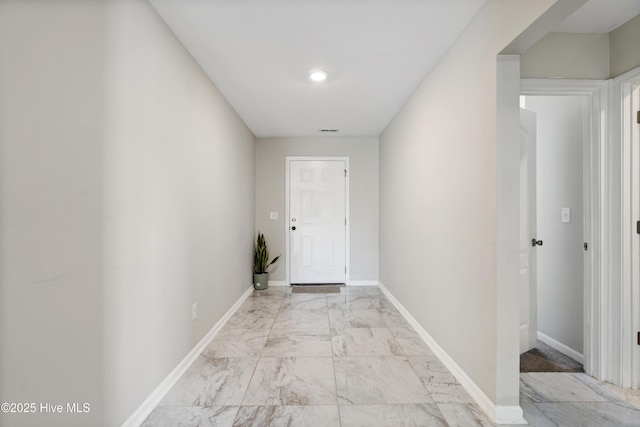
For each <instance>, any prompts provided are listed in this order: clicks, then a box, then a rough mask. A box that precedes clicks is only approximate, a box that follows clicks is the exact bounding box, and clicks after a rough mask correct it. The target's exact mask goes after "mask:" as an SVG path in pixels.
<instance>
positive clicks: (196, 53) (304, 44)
mask: <svg viewBox="0 0 640 427" xmlns="http://www.w3.org/2000/svg"><path fill="white" fill-rule="evenodd" d="M150 2H151V4H152V5H153V6H154V7H155V9H156V10H157V11H158V13H159V14H160V15H161V17H162V18H163V19H164V20H165V21H166V23H167V24H168V25H169V27H170V28H171V29H172V30H173V32H174V33H175V34H176V36H177V37H178V38H179V39H180V41H181V42H182V43H183V44H184V46H185V47H186V48H187V50H188V51H189V52H190V53H191V55H192V56H193V57H194V58H195V60H196V61H197V62H198V63H199V64H200V66H201V67H202V68H203V70H204V71H205V73H206V74H207V75H208V76H209V78H210V79H211V80H212V81H213V83H214V84H215V85H216V87H217V88H218V89H219V90H220V92H221V93H222V95H223V96H224V97H225V98H226V99H227V100H228V101H229V103H230V104H231V106H232V107H233V108H234V109H235V110H236V111H237V112H238V114H239V115H240V117H242V119H243V120H244V121H245V123H246V124H247V126H249V128H250V129H251V131H252V132H253V133H254V134H255V135H256V136H258V137H269V136H285V137H286V136H317V135H325V134H326V133H322V132H320V129H335V130H337V132H332V133H330V135H342V136H376V135H379V134H380V133H381V132H382V131H383V130H384V128H385V127H386V126H387V124H388V123H389V122H390V121H391V119H392V118H393V117H394V116H395V115H396V113H397V112H398V111H399V109H400V108H401V107H402V106H403V105H404V104H405V103H406V101H407V100H408V98H409V97H410V95H411V94H412V93H413V91H414V90H415V89H416V88H417V87H418V85H419V84H420V82H421V81H422V80H423V79H424V77H425V76H426V75H427V74H428V73H429V71H430V70H431V68H432V67H433V66H434V65H435V64H436V63H437V62H438V60H439V59H440V58H441V57H442V56H443V55H444V52H445V51H446V50H447V49H448V47H449V46H450V45H451V44H452V43H453V42H454V41H455V39H456V37H457V36H458V34H460V32H461V31H462V30H463V28H464V27H465V26H466V24H467V23H468V22H469V21H470V20H471V18H472V17H473V16H474V15H475V13H476V12H477V11H478V10H479V9H480V7H481V6H482V5H483V4H484V2H485V0H180V1H177V0H150ZM638 13H640V0H590V1H589V2H588V3H587V4H585V5H584V6H583V7H582V8H580V9H578V10H577V11H576V13H575V14H574V15H572V16H571V17H569V18H568V19H567V20H566V21H565V23H563V24H562V25H560V26H559V27H557V28H556V29H554V30H555V31H566V32H609V31H611V30H612V29H613V28H616V27H617V26H619V25H621V24H622V23H624V22H626V21H627V20H628V19H630V18H631V17H633V16H635V15H637V14H638ZM312 69H322V70H325V71H326V72H327V73H328V78H327V80H326V81H325V82H323V83H314V82H311V81H310V79H309V71H310V70H312Z"/></svg>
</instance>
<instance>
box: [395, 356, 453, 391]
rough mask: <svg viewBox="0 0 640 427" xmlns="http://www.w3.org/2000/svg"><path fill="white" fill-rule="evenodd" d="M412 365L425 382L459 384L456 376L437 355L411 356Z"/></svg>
mask: <svg viewBox="0 0 640 427" xmlns="http://www.w3.org/2000/svg"><path fill="white" fill-rule="evenodd" d="M407 359H408V360H409V363H411V366H413V369H414V370H415V371H416V374H418V377H420V379H421V380H422V382H423V383H441V384H457V383H458V381H457V380H456V377H454V376H453V374H451V372H449V370H448V369H447V368H446V367H445V366H444V365H443V364H442V362H440V359H438V358H437V357H436V356H409V357H407Z"/></svg>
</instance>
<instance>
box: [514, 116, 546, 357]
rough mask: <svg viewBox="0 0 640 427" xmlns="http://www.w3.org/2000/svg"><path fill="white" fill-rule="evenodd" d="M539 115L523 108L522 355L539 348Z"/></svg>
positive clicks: (521, 203)
mask: <svg viewBox="0 0 640 427" xmlns="http://www.w3.org/2000/svg"><path fill="white" fill-rule="evenodd" d="M541 244H542V242H540V241H538V240H537V236H536V115H535V113H532V112H531V111H527V110H523V109H520V283H519V285H520V352H521V353H524V352H526V351H529V350H531V349H532V348H533V347H535V345H536V341H537V333H538V325H537V285H536V247H537V246H539V245H541Z"/></svg>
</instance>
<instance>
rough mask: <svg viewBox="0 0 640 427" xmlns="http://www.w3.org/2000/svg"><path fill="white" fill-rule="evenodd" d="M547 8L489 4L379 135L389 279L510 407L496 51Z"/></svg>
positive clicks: (383, 249) (385, 279)
mask: <svg viewBox="0 0 640 427" xmlns="http://www.w3.org/2000/svg"><path fill="white" fill-rule="evenodd" d="M549 6H550V3H549V2H513V1H492V0H490V1H488V2H487V3H486V4H485V5H484V6H483V8H482V9H481V10H480V11H479V13H478V14H477V15H476V16H475V17H474V19H473V20H472V21H471V23H470V24H469V25H468V26H467V28H466V29H465V30H464V32H463V33H462V34H461V36H460V37H459V38H458V40H457V41H456V42H455V43H454V45H453V46H452V47H451V48H450V49H449V51H448V52H447V54H446V55H445V56H444V57H443V58H442V60H441V61H440V62H439V63H438V64H437V65H436V67H435V68H434V69H433V70H432V71H431V73H430V74H429V75H428V76H427V77H426V78H425V80H424V81H423V82H422V84H421V85H420V86H419V87H418V88H417V90H416V92H415V93H414V94H413V96H412V97H411V98H410V99H409V100H408V102H407V104H406V105H405V106H404V107H403V108H402V109H401V110H400V112H399V113H398V115H397V116H396V117H395V118H394V119H393V120H392V122H391V123H390V124H389V126H388V127H387V128H386V129H385V131H384V132H383V133H382V135H381V136H380V279H381V282H382V283H383V284H384V285H385V286H386V287H387V288H388V289H389V290H390V291H391V292H392V293H393V295H394V296H396V298H397V299H398V300H399V301H400V302H401V303H402V304H403V305H404V306H405V307H406V308H407V310H409V312H410V313H411V314H412V315H413V316H414V317H415V319H416V320H417V321H418V322H419V323H420V325H421V326H422V327H423V328H424V329H425V330H426V331H427V332H428V333H429V334H430V335H431V336H432V337H433V338H434V339H435V340H436V341H437V342H438V344H439V345H440V346H441V347H442V348H443V349H444V350H445V351H446V352H447V353H448V354H449V355H450V356H451V357H452V358H453V360H455V362H456V363H457V364H458V365H459V366H460V367H461V368H462V369H463V370H464V371H465V372H466V374H467V375H468V376H469V377H470V378H471V379H472V380H473V381H474V382H475V383H476V384H477V385H478V386H479V388H480V389H481V390H482V391H483V392H484V393H485V394H486V396H487V397H488V398H489V399H491V400H492V401H493V402H499V404H501V405H517V404H518V396H517V385H516V387H515V391H516V392H515V393H513V391H514V390H512V389H511V384H508V385H505V387H504V388H502V387H503V384H502V382H501V383H500V385H499V386H498V381H502V380H498V377H499V374H498V362H497V360H498V357H499V354H498V337H497V324H498V316H497V312H498V307H497V300H498V293H497V262H498V260H497V208H496V205H497V202H498V194H497V179H498V177H497V173H496V170H497V160H496V158H497V144H496V140H497V128H496V122H497V100H496V93H497V83H496V81H497V78H496V73H497V66H496V55H497V54H498V53H499V52H500V51H501V50H502V49H503V48H504V47H505V46H506V45H507V44H508V43H510V42H511V41H512V40H513V39H514V38H515V37H516V36H518V35H519V34H520V33H521V32H522V31H523V30H524V29H525V28H527V27H528V26H529V25H530V24H531V22H532V21H533V20H534V19H536V18H537V17H538V16H539V14H540V13H542V12H543V11H545V10H546V9H547V8H548V7H549ZM496 28H499V30H497V29H496ZM471 70H472V71H471ZM514 103H517V99H514ZM465 112H471V113H470V114H465ZM517 232H518V229H517V226H515V227H514V232H513V236H512V237H513V239H512V240H513V242H515V243H514V246H515V245H517V241H518V240H517V238H518V237H517ZM513 303H515V301H513ZM505 304H507V302H505ZM513 328H514V330H517V321H516V320H514V322H513ZM516 347H517V342H515V346H514V349H515V351H517V348H516ZM514 354H515V352H514ZM507 356H508V358H509V357H510V356H511V355H507ZM511 359H513V357H511ZM513 374H515V375H517V373H516V372H515V370H514V372H513ZM505 377H506V376H505ZM511 377H513V375H511V376H509V378H508V379H506V380H505V381H507V382H509V381H511V380H512V378H511ZM499 387H500V390H501V391H500V393H501V395H500V396H498V390H499ZM505 388H509V390H508V391H506V392H505V391H504V390H505ZM503 394H504V395H503Z"/></svg>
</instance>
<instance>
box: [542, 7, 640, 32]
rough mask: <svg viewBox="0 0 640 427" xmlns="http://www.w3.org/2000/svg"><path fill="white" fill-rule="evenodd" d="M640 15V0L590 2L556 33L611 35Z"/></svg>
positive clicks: (566, 21) (561, 25)
mask: <svg viewBox="0 0 640 427" xmlns="http://www.w3.org/2000/svg"><path fill="white" fill-rule="evenodd" d="M638 14H640V0H590V1H588V2H587V3H585V4H584V5H583V6H582V7H581V8H580V9H578V10H576V11H575V12H574V13H573V15H571V16H570V17H568V18H567V19H566V20H565V21H564V22H563V23H562V24H560V26H558V27H557V28H554V31H556V32H562V33H609V32H611V31H613V30H615V29H616V28H618V27H619V26H620V25H622V24H624V23H625V22H627V21H628V20H629V19H631V18H633V17H634V16H636V15H638Z"/></svg>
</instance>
